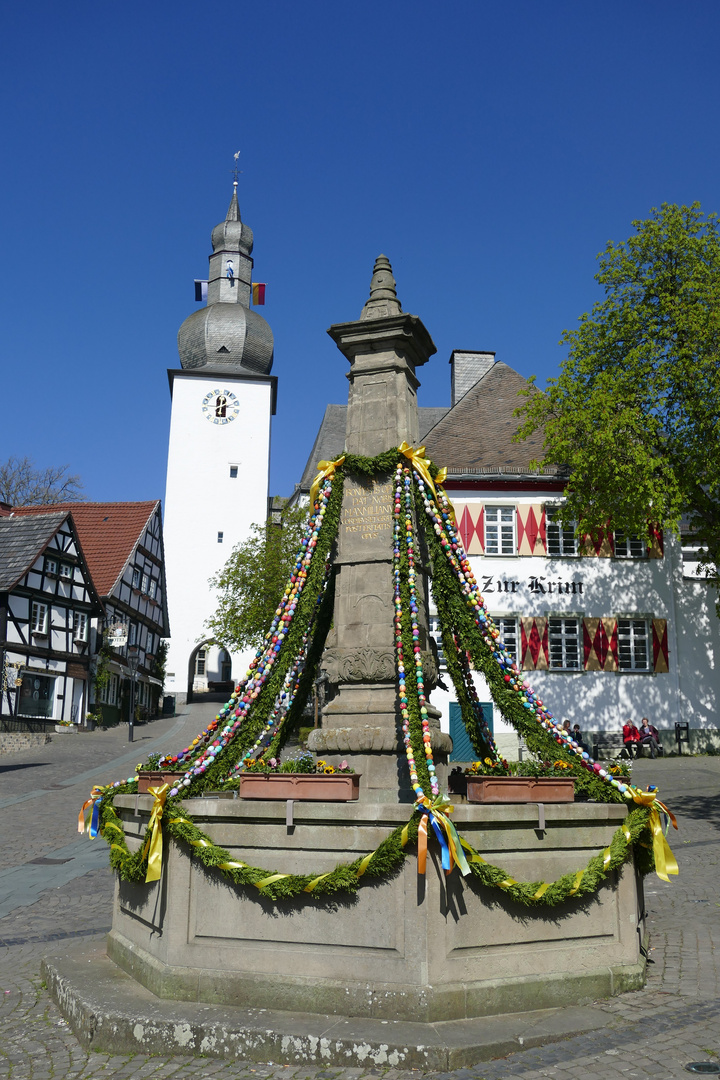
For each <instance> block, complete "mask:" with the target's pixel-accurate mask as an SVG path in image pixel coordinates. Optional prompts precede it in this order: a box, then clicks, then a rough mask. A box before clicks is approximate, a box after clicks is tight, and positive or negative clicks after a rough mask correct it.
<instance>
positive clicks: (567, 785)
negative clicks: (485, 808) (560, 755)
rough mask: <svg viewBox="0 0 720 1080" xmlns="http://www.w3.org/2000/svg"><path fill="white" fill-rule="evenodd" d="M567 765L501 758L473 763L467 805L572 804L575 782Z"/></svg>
mask: <svg viewBox="0 0 720 1080" xmlns="http://www.w3.org/2000/svg"><path fill="white" fill-rule="evenodd" d="M570 772H571V766H570V765H569V764H568V763H567V762H566V761H554V762H549V761H534V760H530V761H518V762H512V763H510V764H509V763H508V762H507V761H505V759H504V758H500V759H498V760H497V761H493V760H492V759H491V758H485V759H484V761H475V762H473V764H472V766H471V768H470V769H468V771H467V782H468V794H467V797H468V802H482V803H522V802H542V803H545V802H549V803H552V802H573V801H574V799H575V780H574V778H573V777H572V776H571V775H569V773H570Z"/></svg>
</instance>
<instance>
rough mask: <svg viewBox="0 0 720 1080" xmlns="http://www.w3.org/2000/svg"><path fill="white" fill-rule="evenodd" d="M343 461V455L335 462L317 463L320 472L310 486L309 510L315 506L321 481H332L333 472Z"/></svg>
mask: <svg viewBox="0 0 720 1080" xmlns="http://www.w3.org/2000/svg"><path fill="white" fill-rule="evenodd" d="M344 460H345V455H344V454H343V455H342V457H339V458H338V459H337V461H318V464H317V467H318V469H319V470H320V472H319V473H318V474H317V476H316V477H315V479H314V480H313V482H312V484H311V486H310V509H311V510H312V508H313V506H314V505H315V500H316V499H317V497H318V492H319V490H320V485H321V484H322V482H323V480H332V478H333V476H334V474H335V470H336V469H337V468H339V466H340V465H342V463H343V461H344Z"/></svg>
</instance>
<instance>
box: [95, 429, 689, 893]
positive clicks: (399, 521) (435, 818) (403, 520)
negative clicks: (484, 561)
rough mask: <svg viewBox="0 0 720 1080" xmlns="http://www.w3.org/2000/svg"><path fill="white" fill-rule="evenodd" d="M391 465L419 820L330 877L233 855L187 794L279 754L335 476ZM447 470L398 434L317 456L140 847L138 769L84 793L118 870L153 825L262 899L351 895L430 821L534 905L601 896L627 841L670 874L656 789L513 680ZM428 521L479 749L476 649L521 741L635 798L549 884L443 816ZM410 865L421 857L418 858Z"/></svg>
mask: <svg viewBox="0 0 720 1080" xmlns="http://www.w3.org/2000/svg"><path fill="white" fill-rule="evenodd" d="M393 469H394V470H395V482H394V493H393V499H394V502H393V518H394V535H393V587H394V604H395V615H394V631H395V644H396V653H397V670H398V694H399V701H400V710H401V716H402V722H403V742H404V746H405V753H406V757H407V761H408V768H409V772H410V780H411V784H412V786H413V789H414V791H415V795H416V804H415V807H414V810H413V816H412V817H411V819H410V821H409V822H408V824H407V825H405V826H404V827H401V828H398V829H396V830H394V831H393V832H392V833H391V834H390V836H389V837H388V838H387V839H386V840H385V841H383V843H382V844H380V846H379V847H378V848H377V849H376V850H375V851H374V852H371V853H370V854H369V855H366V856H365V857H364V858H361V859H356V860H355V861H354V862H351V863H348V864H344V865H341V866H338V867H336V869H335V870H334V871H331V872H330V873H327V874H320V875H315V874H312V873H308V874H282V873H277V872H274V871H269V870H266V869H264V868H260V867H251V866H248V865H246V864H244V863H240V862H237V861H234V860H232V859H231V857H230V855H229V853H228V852H227V851H225V850H224V849H222V848H220V847H219V846H218V845H216V844H214V842H213V841H212V840H211V839H210V837H208V836H207V835H205V834H204V833H202V832H201V831H200V830H199V829H198V828H197V826H196V825H195V824H194V822H193V821H192V818H191V816H190V815H189V814H188V813H187V809H186V806H185V805H184V804H183V802H182V798H183V796H188V795H201V794H202V792H203V791H205V790H209V789H212V788H215V789H217V787H220V786H222V785H223V784H230V785H231V786H232V784H233V780H234V778H235V777H237V775H238V774H239V773H240V772H242V770H243V768H244V762H245V761H247V760H248V759H250V758H252V757H254V756H262V755H263V754H265V755H267V757H270V756H275V755H277V754H278V753H279V751H280V749H281V747H282V745H283V744H284V741H285V739H286V738H287V735H288V733H289V731H290V730H292V728H293V727H294V726H296V724H297V723H298V721H299V718H300V715H301V711H302V707H303V705H304V702H305V700H306V698H307V695H308V693H309V690H310V688H311V686H312V682H313V679H314V677H315V671H316V668H317V664H318V662H319V660H320V657H321V655H322V650H323V646H324V641H325V637H326V636H327V632H328V629H329V626H330V622H331V619H332V606H333V578H332V574H331V572H330V571H331V560H330V556H331V551H332V549H333V545H334V542H335V539H336V537H337V532H338V527H339V519H340V507H341V503H342V489H343V479H344V476H345V475H347V474H348V473H355V474H361V475H365V476H372V475H378V474H380V475H383V474H385V475H387V473H388V472H390V471H391V470H393ZM441 478H442V474H440V473H438V470H437V469H436V468H435V467H434V466H433V465H432V463H431V462H429V461H428V459H427V458H425V457H424V448H420V449H419V450H415V449H413V448H412V447H408V446H407V445H406V444H403V445H402V446H401V447H399V448H398V450H394V451H389V452H388V453H386V454H381V455H379V456H378V457H377V458H374V459H373V458H362V457H360V456H358V455H346V456H345V457H344V458H341V459H339V460H338V461H337V462H323V463H321V470H320V474H319V476H318V478H317V480H316V484H315V486H314V489H313V494H316V495H317V498H316V500H315V502H314V504H313V508H312V512H311V515H310V519H309V522H308V526H307V530H306V534H305V537H304V539H303V541H302V544H301V548H300V551H299V553H298V557H297V561H296V564H295V568H294V573H293V575H292V576H291V579H290V581H289V582H288V585H287V587H286V589H285V592H284V595H283V598H282V600H281V602H280V604H279V606H278V608H277V610H276V613H275V617H274V619H273V623H272V626H271V628H270V630H269V632H268V634H267V636H266V639H265V642H264V644H263V647H262V648H261V649H259V650H258V652H257V654H256V656H255V658H254V659H253V661H252V663H251V665H250V668H249V670H248V673H247V675H246V678H245V680H243V682H242V683H241V684H240V685H239V686H238V687H237V688H236V690H235V691H234V693H233V694H232V696H231V698H230V700H229V701H228V703H227V705H225V706H224V707H223V708H222V709H221V710H220V712H219V713H218V715H217V717H216V719H215V720H214V721H213V722H212V723H211V724H210V725H209V726H208V727H207V728H206V729H205V731H203V732H202V733H201V734H200V735H198V736H197V737H196V738H195V739H194V740H193V742H192V744H191V745H190V746H189V747H186V748H185V749H184V750H183V751H181V752H180V753H178V754H176V755H167V756H166V757H165V758H163V759H161V763H160V767H161V768H175V769H178V766H179V768H180V769H181V770H182V771H178V779H177V780H176V781H173V785H172V787H169V786H167V785H164V786H163V788H160V789H154V811H153V817H152V819H151V825H150V826H149V827H148V830H147V833H146V837H145V841H144V843H143V845H142V847H141V849H140V850H139V851H137V852H135V853H131V852H130V851H129V849H128V847H127V843H126V841H125V835H124V831H123V828H122V823H121V821H120V819H119V817H118V815H117V813H116V811H115V808H114V806H113V799H114V796H115V795H116V794H121V793H123V794H124V793H132V792H134V791H136V790H137V783H136V781H137V778H136V777H130V778H128V780H127V781H126V782H121V781H116V783H115V784H113V785H109V786H108V787H107V788H103V789H97V788H95V789H93V793H92V796H91V798H90V799H89V800H88V801H87V802H86V804H85V806H84V807H83V811H81V820H82V824H83V827H84V826H85V823H86V821H87V822H89V823H90V833H91V835H93V834H95V833H96V832H97V831H98V829H99V831H100V832H101V833H102V835H103V836H104V837H105V839H106V840H107V841H108V842H109V843H110V847H111V850H110V860H111V865H112V866H113V867H114V869H115V870H116V871H117V872H118V873H119V874H120V876H121V877H123V878H126V879H129V880H134V881H142V880H155V879H156V877H157V876H159V874H160V859H161V852H162V845H161V843H159V840H160V839H161V822H162V830H163V831H164V832H165V833H166V834H168V835H169V836H170V837H171V838H173V839H174V840H175V841H176V842H181V843H186V844H188V845H190V846H192V847H193V848H194V849H195V854H196V857H199V858H200V859H201V861H202V862H203V863H204V864H205V865H206V866H208V867H213V868H215V869H217V870H219V871H220V872H221V873H222V874H223V875H224V876H225V877H227V878H229V879H230V880H232V881H233V882H235V884H237V885H243V886H245V885H254V886H255V887H257V888H258V889H259V890H260V891H261V892H262V893H263V894H264V895H266V896H269V897H271V898H273V899H278V900H279V899H281V898H288V897H292V896H296V895H299V894H300V893H312V894H314V895H318V896H320V895H328V894H332V893H335V892H338V891H350V892H352V891H355V890H356V889H357V888H358V885H359V882H360V880H361V879H362V877H363V876H365V875H367V876H368V877H382V876H385V875H387V874H390V873H393V872H395V871H396V870H397V869H398V868H399V867H400V866H401V865H402V863H403V861H404V859H405V857H406V854H407V852H406V847H407V845H408V844H409V843H410V844H412V843H415V842H418V848H419V853H420V854H422V852H423V851H424V845H425V844H426V840H425V837H426V835H427V826H428V823H429V824H430V825H431V826H432V828H433V830H434V831H435V834H436V835H437V836H438V840H439V841H440V845H441V849H442V855H443V863H444V865H445V867H446V869H447V870H448V871H449V870H450V869H452V867H453V865H454V864H455V863H457V864H458V865H459V867H460V869H461V872H462V873H463V874H465V875H472V877H474V878H476V879H478V880H479V881H480V882H482V883H483V884H484V885H486V886H489V887H497V888H501V889H502V890H503V891H505V892H507V893H508V894H509V895H510V896H512V897H513V899H515V900H516V901H517V902H519V903H522V904H524V905H526V906H531V907H532V906H552V905H555V904H559V903H562V902H564V901H566V900H567V899H568V898H569V897H573V896H578V897H580V896H584V895H588V894H590V893H593V892H595V891H596V890H597V888H599V886H600V884H601V883H602V881H603V880H604V879H605V877H606V876H607V874H608V873H609V872H610V871H611V870H614V869H617V868H619V867H620V866H621V865H622V863H623V862H624V861H625V859H626V858H627V855H628V850H629V848H630V847H631V846H632V847H633V848H634V850H635V855H636V859H637V861H638V863H639V864H640V867H641V869H642V870H643V872H648V871H649V870H650V869H652V867H653V861H654V864H655V867H656V869H657V870H658V872H659V873H660V874H661V875H662V876H663V877H664V878H665V879H666V880H667V874H668V873H676V872H677V866H676V864H675V863H674V859H673V857H672V853H670V851H669V848H668V847H667V842H666V841H665V839H664V836H663V830H662V828H661V826H660V818H659V815H658V809H657V807H660V808H661V810H662V811H663V812H665V813H667V814H669V811H667V809H666V808H665V807H663V806H662V804H661V803H658V802H657V801H656V798H655V793H654V792H649V793H648V792H641V791H640V790H639V789H637V788H635V787H633V786H632V785H625V784H623V783H621V782H619V781H617V780H616V779H615V778H614V777H612V776H610V775H609V774H608V773H607V772H606V771H605V770H604V769H603V768H602V766H600V765H599V764H598V763H597V762H593V761H592V760H591V759H590V756H589V755H588V754H587V752H585V751H583V750H582V748H581V747H580V746H579V745H578V744H577V743H576V742H575V741H574V740H573V739H572V738H571V737H569V736H568V735H567V734H566V733H565V732H564V731H563V729H562V728H561V727H560V725H558V724H557V722H556V721H555V719H554V718H553V717H552V715H551V714H550V712H549V711H548V710H547V709H546V708H545V707H544V705H543V703H542V701H541V700H540V699H539V698H538V697H537V695H535V694H534V693H533V691H532V689H531V687H530V686H529V685H528V684H527V683H526V682H524V681H523V679H522V675H521V673H520V672H519V670H518V669H517V666H516V664H515V663H514V661H513V660H512V657H510V656H509V654H508V653H507V652H506V650H505V649H504V646H503V644H502V641H501V640H500V635H499V631H498V629H497V627H496V626H495V625H494V623H493V621H492V619H491V618H490V617H489V616H488V614H487V612H486V610H485V605H484V602H483V599H482V596H481V595H480V592H479V590H478V586H477V583H476V581H475V579H474V575H473V573H472V570H471V568H470V563H469V560H468V558H467V555H466V554H465V552H464V550H463V548H462V544H461V542H460V539H459V536H458V532H457V529H456V527H455V524H454V515H453V512H452V506H451V504H450V502H449V500H448V499H447V496H446V495H445V493H444V491H443V489H442V486H441V485H440V483H439V481H440V479H441ZM422 520H427V521H428V523H429V527H427V526H426V527H425V528H424V529H423V538H424V540H425V543H426V545H427V548H428V552H429V555H430V560H431V565H432V572H433V579H432V588H433V598H434V600H435V603H436V606H437V609H438V613H439V618H440V622H441V625H442V633H443V649H444V652H445V656H446V659H447V663H448V671H449V674H450V675H451V677H452V679H453V683H454V685H455V689H456V692H457V696H458V701H459V703H460V706H461V713H462V716H463V720H464V722H465V725H466V728H467V729H468V734H469V735H470V738H471V740H472V742H473V745H474V746H475V748H476V749H477V750H478V752H479V753H484V752H487V753H488V754H489V755H490V756H491V757H492V758H493V759H495V760H497V750H496V748H495V745H494V742H493V740H492V736H491V734H490V732H489V730H488V728H487V725H485V724H484V721H483V719H482V712H481V710H480V708H479V705H478V702H477V695H476V693H475V690H474V684H473V680H472V674H471V671H470V661H472V664H473V665H474V666H475V667H476V668H477V669H478V670H481V671H482V672H483V674H484V675H485V678H486V680H487V682H488V686H489V689H490V692H491V695H492V697H493V700H494V701H495V703H496V705H497V706H498V708H500V710H501V711H502V713H503V715H504V716H505V717H506V718H507V719H508V720H510V722H511V723H512V724H513V725H514V726H515V727H516V729H517V730H518V731H519V732H520V733H521V734H522V735H523V737H524V738H525V740H526V742H527V745H528V747H529V749H531V750H532V751H533V752H535V753H538V754H540V755H545V756H547V755H548V754H551V755H552V756H555V757H557V756H560V757H561V758H562V759H564V760H565V761H566V762H567V763H568V764H569V765H570V766H571V767H572V770H573V773H574V775H575V777H576V782H577V783H578V787H579V789H580V790H584V791H585V792H587V794H588V795H590V796H591V797H593V798H595V799H600V800H601V801H613V802H614V801H628V802H634V803H635V804H636V805H635V806H634V808H633V809H631V810H630V812H629V814H628V816H627V817H626V819H625V821H624V822H623V825H622V826H621V827H620V828H619V829H618V830H617V831H616V833H615V835H614V837H613V839H612V841H611V843H610V845H609V846H608V848H606V849H605V851H603V852H601V853H600V854H599V855H597V856H594V857H593V858H592V859H591V860H590V861H589V863H588V865H587V866H586V867H585V868H584V869H582V870H578V871H577V872H575V873H573V874H566V875H563V877H561V878H559V879H558V880H557V881H556V882H552V883H547V882H530V883H521V882H517V881H515V880H514V879H513V878H511V877H509V875H507V874H506V873H505V871H503V870H502V869H501V868H499V867H494V866H491V865H490V864H489V863H487V862H486V861H485V860H484V859H483V858H482V856H481V855H480V853H478V852H477V851H475V850H474V849H473V847H472V845H470V844H468V843H467V842H466V841H465V840H464V839H462V838H461V837H460V836H458V834H457V832H456V830H455V829H454V827H453V826H452V823H451V822H450V819H449V817H448V811H449V810H450V809H451V807H450V805H449V803H448V802H447V800H446V799H444V798H443V796H442V795H441V793H440V791H439V784H438V781H437V775H436V770H435V764H434V761H433V755H432V732H431V729H430V722H429V719H428V709H427V699H426V696H425V676H424V673H423V667H422V652H421V649H420V643H419V634H420V631H419V625H418V622H417V614H418V610H419V601H418V593H417V576H418V573H419V571H418V567H417V554H416V544H417V541H416V536H415V528H416V521H417V522H418V523H419V522H421V521H422ZM163 807H164V810H163ZM670 817H672V815H670ZM673 823H674V819H673ZM81 831H82V830H81ZM648 841H651V843H650V842H648ZM153 851H154V852H155V855H153ZM158 851H159V855H158V854H157V853H158ZM423 858H424V856H423ZM420 862H421V858H420V857H419V865H420Z"/></svg>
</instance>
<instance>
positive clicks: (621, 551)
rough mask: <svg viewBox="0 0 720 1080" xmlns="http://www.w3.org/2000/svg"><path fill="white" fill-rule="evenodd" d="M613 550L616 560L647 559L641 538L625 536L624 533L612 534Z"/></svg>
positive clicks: (646, 550)
mask: <svg viewBox="0 0 720 1080" xmlns="http://www.w3.org/2000/svg"><path fill="white" fill-rule="evenodd" d="M613 548H614V551H615V558H616V559H647V557H648V549H647V544H646V543H645V541H644V540H643V538H642V537H641V536H627V535H626V534H625V533H621V532H616V533H613Z"/></svg>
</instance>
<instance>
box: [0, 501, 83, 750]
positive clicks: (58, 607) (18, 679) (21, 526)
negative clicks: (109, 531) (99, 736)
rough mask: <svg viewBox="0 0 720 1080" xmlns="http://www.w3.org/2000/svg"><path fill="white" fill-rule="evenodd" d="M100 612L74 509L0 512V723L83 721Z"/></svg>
mask: <svg viewBox="0 0 720 1080" xmlns="http://www.w3.org/2000/svg"><path fill="white" fill-rule="evenodd" d="M101 614H102V604H101V602H100V598H99V596H98V594H97V590H96V589H95V587H94V585H93V582H92V578H91V575H90V572H89V570H88V567H87V564H86V562H85V559H84V557H83V552H82V546H81V544H80V542H79V539H78V531H77V528H76V526H75V523H74V521H73V518H72V515H71V514H70V513H69V512H68V510H67V509H64V508H63V509H56V510H55V511H54V512H45V513H42V514H37V515H33V516H32V517H18V516H15V515H14V514H11V513H10V508H8V507H5V508H4V509H3V513H2V516H0V677H1V682H0V728H3V729H5V730H9V729H31V730H32V729H35V730H37V729H45V728H47V727H51V726H52V725H54V724H56V723H64V724H68V723H74V724H77V723H80V722H82V720H83V719H84V716H85V711H86V709H87V706H88V701H89V696H90V657H91V648H92V646H91V624H92V621H93V620H96V619H97V618H98V617H100V616H101Z"/></svg>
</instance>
